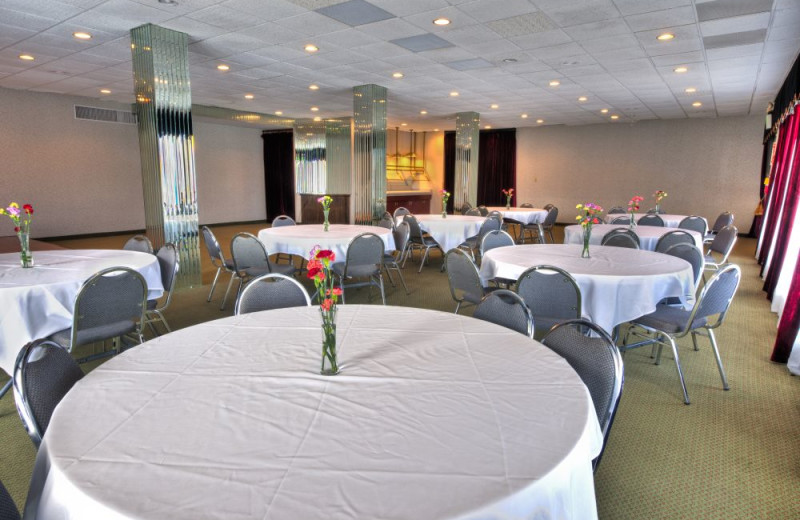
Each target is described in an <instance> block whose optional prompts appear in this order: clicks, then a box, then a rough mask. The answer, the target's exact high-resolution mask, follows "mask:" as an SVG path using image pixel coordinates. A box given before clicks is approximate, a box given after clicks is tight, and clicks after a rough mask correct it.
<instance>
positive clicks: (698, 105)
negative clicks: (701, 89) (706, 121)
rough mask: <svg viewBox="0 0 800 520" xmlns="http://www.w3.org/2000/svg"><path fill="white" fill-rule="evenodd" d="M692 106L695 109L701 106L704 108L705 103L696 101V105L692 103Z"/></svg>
mask: <svg viewBox="0 0 800 520" xmlns="http://www.w3.org/2000/svg"><path fill="white" fill-rule="evenodd" d="M692 106H693V107H695V108H696V107H701V106H703V103H701V102H700V101H695V102H694V103H692Z"/></svg>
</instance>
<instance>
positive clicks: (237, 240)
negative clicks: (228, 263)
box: [231, 233, 270, 273]
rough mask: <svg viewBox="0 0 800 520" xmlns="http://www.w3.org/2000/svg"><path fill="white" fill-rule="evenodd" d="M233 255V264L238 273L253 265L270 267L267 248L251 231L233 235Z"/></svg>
mask: <svg viewBox="0 0 800 520" xmlns="http://www.w3.org/2000/svg"><path fill="white" fill-rule="evenodd" d="M231 256H233V266H234V269H235V270H236V272H237V273H238V272H241V271H244V270H245V269H250V268H251V267H266V268H267V269H269V268H270V265H269V253H267V249H266V248H265V247H264V244H262V243H261V241H260V240H259V239H258V238H256V236H255V235H253V234H251V233H236V234H235V235H234V236H233V239H232V240H231Z"/></svg>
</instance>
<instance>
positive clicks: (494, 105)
mask: <svg viewBox="0 0 800 520" xmlns="http://www.w3.org/2000/svg"><path fill="white" fill-rule="evenodd" d="M489 108H494V109H497V108H500V105H498V104H497V103H492V104H491V105H489Z"/></svg>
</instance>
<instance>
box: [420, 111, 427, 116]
mask: <svg viewBox="0 0 800 520" xmlns="http://www.w3.org/2000/svg"><path fill="white" fill-rule="evenodd" d="M419 113H420V114H422V115H423V116H424V115H425V114H427V113H428V111H427V110H420V111H419Z"/></svg>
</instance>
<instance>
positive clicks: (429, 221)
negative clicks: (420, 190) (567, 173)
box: [397, 213, 486, 253]
mask: <svg viewBox="0 0 800 520" xmlns="http://www.w3.org/2000/svg"><path fill="white" fill-rule="evenodd" d="M414 216H415V217H417V222H419V227H420V229H422V230H423V231H425V232H426V233H428V234H429V235H430V236H431V237H433V239H434V240H436V243H437V244H439V247H441V248H442V251H444V252H445V253H446V252H448V251H450V250H451V249H453V248H454V247H458V246H459V245H460V244H461V243H463V242H464V241H465V240H466V239H468V238H469V237H474V236H475V235H477V234H478V232H479V231H480V230H481V224H483V222H484V221H485V220H486V217H471V216H467V215H447V218H442V214H441V213H432V214H427V215H417V214H416V213H415V214H414ZM397 221H398V223H399V222H402V221H403V217H397Z"/></svg>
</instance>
